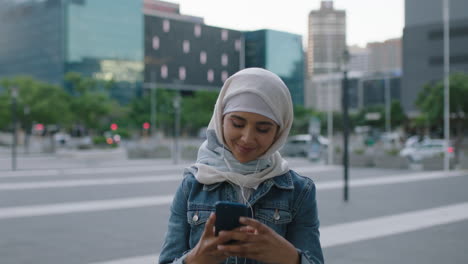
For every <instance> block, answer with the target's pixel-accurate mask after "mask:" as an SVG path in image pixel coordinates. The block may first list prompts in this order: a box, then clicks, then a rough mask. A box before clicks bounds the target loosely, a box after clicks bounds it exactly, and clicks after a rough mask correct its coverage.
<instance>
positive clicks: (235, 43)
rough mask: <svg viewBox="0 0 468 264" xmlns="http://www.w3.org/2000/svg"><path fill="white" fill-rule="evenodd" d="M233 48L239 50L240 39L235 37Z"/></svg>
mask: <svg viewBox="0 0 468 264" xmlns="http://www.w3.org/2000/svg"><path fill="white" fill-rule="evenodd" d="M234 48H235V49H236V51H240V50H241V40H240V39H236V41H235V42H234Z"/></svg>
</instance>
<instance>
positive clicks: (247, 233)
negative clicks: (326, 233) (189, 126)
mask: <svg viewBox="0 0 468 264" xmlns="http://www.w3.org/2000/svg"><path fill="white" fill-rule="evenodd" d="M292 122H293V107H292V101H291V95H290V93H289V90H288V88H287V87H286V85H285V84H284V83H283V82H282V81H281V79H280V78H279V77H278V76H277V75H275V74H273V73H271V72H269V71H267V70H264V69H260V68H249V69H244V70H241V71H239V72H238V73H236V74H234V75H233V76H231V77H230V78H229V79H227V80H226V82H225V84H224V86H223V88H222V89H221V92H220V94H219V97H218V99H217V102H216V105H215V108H214V112H213V116H212V118H211V121H210V124H209V126H208V129H207V140H206V141H205V142H204V143H203V144H202V145H201V146H200V149H199V151H198V157H197V161H196V163H195V164H194V165H192V166H191V167H189V168H187V169H186V170H185V171H184V179H183V181H182V183H181V185H180V186H179V188H178V190H177V192H176V194H175V197H174V200H173V203H172V206H171V216H170V218H169V227H168V231H167V233H166V238H165V242H164V245H163V248H162V251H161V254H160V257H159V263H187V264H193V263H195V264H196V263H203V264H210V263H294V264H296V263H303V264H304V263H323V254H322V249H321V246H320V240H319V220H318V215H317V202H316V199H315V185H314V183H313V182H312V180H311V179H309V178H306V177H302V176H300V175H298V174H297V173H295V172H294V171H292V170H290V169H289V167H288V163H287V161H285V160H284V159H283V158H282V157H281V155H280V154H279V152H278V150H279V149H280V148H281V147H282V146H283V144H284V143H285V141H286V139H287V137H288V134H289V130H290V129H291V125H292ZM217 201H231V202H240V203H244V204H246V205H247V206H248V207H249V208H250V210H251V211H252V214H253V218H246V217H241V218H240V223H241V224H242V225H243V227H241V228H238V229H235V230H232V231H221V232H220V233H219V235H218V236H216V235H215V231H214V223H215V219H216V215H215V214H214V209H215V203H216V202H217ZM231 240H236V241H237V242H236V243H234V244H231V243H229V244H227V242H229V241H231Z"/></svg>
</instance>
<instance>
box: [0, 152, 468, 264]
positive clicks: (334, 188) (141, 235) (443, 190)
mask: <svg viewBox="0 0 468 264" xmlns="http://www.w3.org/2000/svg"><path fill="white" fill-rule="evenodd" d="M118 155H119V154H118V152H116V151H114V152H112V153H110V154H108V155H106V154H105V153H101V154H99V153H95V155H94V156H92V155H81V156H80V155H72V156H67V157H62V158H58V157H45V156H38V157H20V158H19V160H18V163H19V168H20V170H18V171H10V166H9V162H10V160H9V158H8V157H7V156H5V155H4V156H1V157H0V165H1V167H0V263H1V264H22V263H25V264H26V263H38V264H39V263H40V264H42V263H44V264H59V263H60V264H61V263H68V264H97V263H100V264H104V263H106V264H117V263H122V264H130V263H131V264H137V263H156V262H157V258H158V253H159V251H160V247H161V245H162V242H163V239H164V234H165V231H166V225H167V219H168V216H169V205H170V202H171V199H172V196H173V194H174V191H175V190H176V188H177V186H178V184H179V183H180V181H181V179H182V170H183V168H184V167H185V166H186V165H188V163H185V164H178V165H174V164H173V163H172V161H171V160H168V159H167V160H133V161H129V160H126V159H125V158H124V157H122V156H118ZM106 156H107V158H106ZM108 157H113V158H112V159H110V158H108ZM27 164H29V165H27ZM290 165H291V167H292V168H293V169H294V170H296V171H297V172H299V173H301V174H302V175H304V176H308V177H311V178H312V179H313V180H314V181H315V182H316V185H317V189H318V203H319V204H318V205H319V217H320V221H321V241H322V246H323V248H324V254H325V261H326V262H327V263H334V264H335V263H343V264H344V263H356V264H357V263H369V264H370V263H372V264H375V263H389V264H390V263H425V264H427V263H434V264H435V263H460V264H462V263H467V262H468V252H467V250H466V245H467V242H468V192H467V191H466V186H468V171H453V172H450V173H444V172H438V171H436V172H422V171H401V170H383V169H375V168H374V169H364V168H360V169H358V168H353V169H351V170H350V178H351V182H350V186H351V188H350V201H348V202H343V198H342V197H343V191H342V188H343V187H342V186H343V183H342V174H343V172H342V168H341V167H339V166H325V165H321V164H312V163H310V162H309V161H307V160H305V159H299V158H295V159H290Z"/></svg>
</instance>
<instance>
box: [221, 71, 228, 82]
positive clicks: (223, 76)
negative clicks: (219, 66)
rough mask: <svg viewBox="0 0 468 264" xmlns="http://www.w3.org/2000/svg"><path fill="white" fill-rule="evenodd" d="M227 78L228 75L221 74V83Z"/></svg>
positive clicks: (225, 72)
mask: <svg viewBox="0 0 468 264" xmlns="http://www.w3.org/2000/svg"><path fill="white" fill-rule="evenodd" d="M228 77H229V74H228V73H227V71H223V72H221V81H222V82H225V81H226V80H227V78H228Z"/></svg>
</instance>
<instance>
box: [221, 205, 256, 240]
mask: <svg viewBox="0 0 468 264" xmlns="http://www.w3.org/2000/svg"><path fill="white" fill-rule="evenodd" d="M215 206H216V222H215V234H216V235H218V233H219V231H221V230H232V229H235V228H237V227H239V226H241V224H240V223H239V217H241V216H249V208H248V207H247V206H246V205H245V204H241V203H235V202H217V203H216V205H215Z"/></svg>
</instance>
